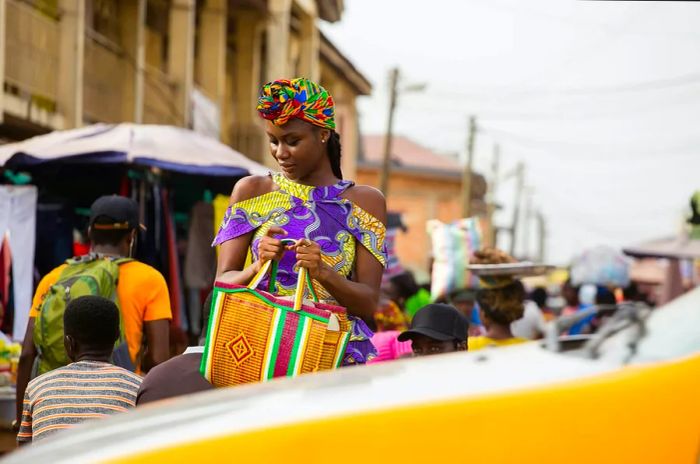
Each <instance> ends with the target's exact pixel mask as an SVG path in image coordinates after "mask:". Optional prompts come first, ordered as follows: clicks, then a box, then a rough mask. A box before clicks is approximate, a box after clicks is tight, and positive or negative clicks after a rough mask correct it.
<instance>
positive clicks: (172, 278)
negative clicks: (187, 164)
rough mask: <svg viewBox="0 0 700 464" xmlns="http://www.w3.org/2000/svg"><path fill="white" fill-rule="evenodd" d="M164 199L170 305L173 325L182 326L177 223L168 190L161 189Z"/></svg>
mask: <svg viewBox="0 0 700 464" xmlns="http://www.w3.org/2000/svg"><path fill="white" fill-rule="evenodd" d="M161 196H162V199H163V219H164V221H163V222H164V223H165V240H166V247H167V249H168V289H169V291H170V307H171V309H172V313H173V319H172V325H174V326H175V327H181V321H180V309H181V308H182V301H181V299H180V285H179V283H180V263H179V260H178V256H177V244H176V242H175V223H174V222H173V217H172V215H171V214H170V203H169V198H168V191H167V190H166V189H163V190H162V191H161Z"/></svg>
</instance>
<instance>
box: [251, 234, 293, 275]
mask: <svg viewBox="0 0 700 464" xmlns="http://www.w3.org/2000/svg"><path fill="white" fill-rule="evenodd" d="M277 235H283V236H284V235H287V232H286V231H285V230H284V229H282V228H281V227H277V226H272V227H270V229H269V230H268V231H267V234H265V236H264V237H263V238H261V239H260V242H259V243H258V260H257V261H256V263H258V266H261V265H262V263H264V262H266V261H279V260H281V259H282V256H284V252H285V251H287V250H290V249H292V248H293V245H291V246H285V245H284V244H283V243H282V240H281V239H279V238H277V237H276V236H277Z"/></svg>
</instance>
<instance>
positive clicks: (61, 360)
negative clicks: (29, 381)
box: [32, 254, 135, 378]
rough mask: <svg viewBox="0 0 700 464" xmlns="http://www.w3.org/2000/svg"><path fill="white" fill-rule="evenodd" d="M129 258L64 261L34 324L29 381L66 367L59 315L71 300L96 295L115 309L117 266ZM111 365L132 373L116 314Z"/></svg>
mask: <svg viewBox="0 0 700 464" xmlns="http://www.w3.org/2000/svg"><path fill="white" fill-rule="evenodd" d="M129 261H132V260H131V259H130V258H118V259H114V258H104V257H102V256H99V255H97V254H90V255H87V256H83V257H80V258H74V259H70V260H68V261H66V264H67V266H66V268H65V269H64V270H63V272H61V275H60V276H59V278H58V280H57V281H56V283H55V284H53V285H52V286H51V287H50V288H49V291H48V292H47V293H46V295H45V296H44V299H43V301H42V302H41V306H40V307H39V315H38V316H37V317H36V321H35V323H34V344H35V346H36V348H37V352H38V356H37V359H36V361H35V364H34V369H33V372H32V378H34V377H36V376H38V375H41V374H45V373H46V372H49V371H52V370H54V369H57V368H59V367H63V366H66V365H68V364H69V363H70V359H68V355H67V353H66V349H65V347H64V345H63V313H64V312H65V310H66V306H67V305H68V303H69V302H70V301H71V300H74V299H76V298H78V297H81V296H87V295H96V296H101V297H104V298H107V299H109V300H111V301H113V302H114V303H115V304H116V305H117V307H119V301H118V299H117V283H118V280H119V265H120V264H124V263H127V262H129ZM112 362H113V364H115V365H117V366H120V367H123V368H125V369H128V370H130V371H132V372H133V371H134V370H135V366H134V365H133V362H132V361H131V357H130V356H129V349H128V346H127V343H126V337H125V335H124V323H123V318H122V315H121V311H119V339H118V340H117V342H116V343H115V348H114V352H113V354H112Z"/></svg>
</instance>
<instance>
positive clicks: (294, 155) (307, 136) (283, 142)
mask: <svg viewBox="0 0 700 464" xmlns="http://www.w3.org/2000/svg"><path fill="white" fill-rule="evenodd" d="M265 129H266V132H267V137H268V139H269V141H270V153H271V154H272V156H273V157H274V158H275V161H277V164H279V166H280V168H281V169H282V172H284V175H285V176H286V177H287V178H288V179H290V180H296V181H298V180H301V179H305V178H306V177H308V176H309V174H311V173H313V172H314V171H315V170H317V169H319V167H321V166H322V163H324V162H328V157H327V155H326V143H327V141H328V137H329V136H330V131H328V130H327V129H320V128H316V127H315V126H313V125H311V124H309V123H307V122H304V121H302V120H301V119H296V118H295V119H290V120H289V122H287V123H286V124H284V125H283V126H276V125H274V124H273V123H272V122H270V121H267V122H266V124H265ZM324 140H325V141H326V143H324Z"/></svg>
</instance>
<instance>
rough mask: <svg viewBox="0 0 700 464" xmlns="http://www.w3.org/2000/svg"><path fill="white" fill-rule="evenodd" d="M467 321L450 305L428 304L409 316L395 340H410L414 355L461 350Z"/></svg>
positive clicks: (465, 337) (464, 340) (463, 349)
mask: <svg viewBox="0 0 700 464" xmlns="http://www.w3.org/2000/svg"><path fill="white" fill-rule="evenodd" d="M468 331H469V321H468V320H467V318H466V317H465V316H464V315H463V314H462V313H460V312H459V311H457V309H456V308H455V307H453V306H450V305H446V304H439V303H435V304H429V305H427V306H425V307H424V308H423V309H421V310H420V311H418V312H417V313H416V315H415V316H413V321H412V322H411V328H410V329H409V330H407V331H405V332H403V333H402V334H401V335H399V341H408V340H411V342H412V347H413V353H414V354H415V355H416V356H426V355H431V354H440V353H449V352H452V351H465V350H466V349H467V336H468Z"/></svg>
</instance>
